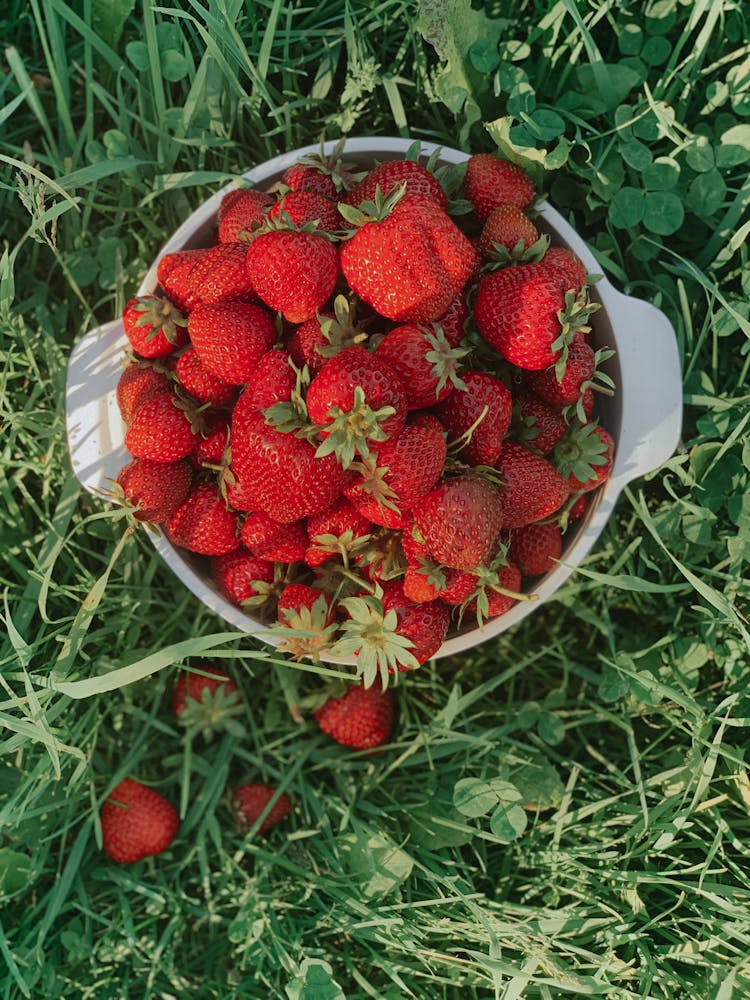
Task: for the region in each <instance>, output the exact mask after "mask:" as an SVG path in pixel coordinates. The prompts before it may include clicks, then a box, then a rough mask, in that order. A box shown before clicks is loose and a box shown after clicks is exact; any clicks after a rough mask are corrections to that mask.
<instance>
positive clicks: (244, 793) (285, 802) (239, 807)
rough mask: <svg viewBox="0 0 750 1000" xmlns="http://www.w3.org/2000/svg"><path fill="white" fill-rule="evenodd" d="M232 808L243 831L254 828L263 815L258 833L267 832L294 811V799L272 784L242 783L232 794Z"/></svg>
mask: <svg viewBox="0 0 750 1000" xmlns="http://www.w3.org/2000/svg"><path fill="white" fill-rule="evenodd" d="M232 809H233V811H234V815H235V819H236V821H237V824H238V826H240V828H241V829H242V830H243V831H248V830H251V829H253V828H254V827H255V826H256V824H257V823H258V820H259V819H260V818H261V816H262V817H263V820H262V822H261V823H260V826H258V827H257V830H256V833H267V832H268V831H269V830H270V829H271V828H272V827H274V826H276V824H277V823H280V822H281V821H282V820H283V819H285V818H286V817H287V816H288V815H289V813H290V812H291V811H292V801H291V799H290V798H289V796H288V795H287V794H286V792H280V793H279V792H278V791H277V789H275V788H272V787H271V786H270V785H264V784H260V783H253V784H247V785H240V787H239V788H236V789H235V790H234V792H233V794H232Z"/></svg>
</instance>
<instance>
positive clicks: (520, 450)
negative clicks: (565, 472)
mask: <svg viewBox="0 0 750 1000" xmlns="http://www.w3.org/2000/svg"><path fill="white" fill-rule="evenodd" d="M495 468H496V469H497V470H498V471H499V473H500V475H501V477H502V481H503V488H502V490H501V492H500V504H501V508H502V516H503V527H504V528H506V529H508V528H521V527H523V526H524V525H526V524H533V523H534V522H536V521H541V520H543V519H544V518H548V517H550V516H551V515H552V514H554V513H555V511H557V510H559V509H560V507H562V505H563V504H564V503H565V501H566V500H567V498H568V496H569V492H570V491H569V489H568V484H567V483H566V481H565V479H564V478H563V476H561V475H560V473H559V472H558V471H557V469H556V468H555V466H554V465H552V463H551V462H548V461H547V459H546V458H542V456H541V455H537V454H536V453H535V452H533V451H529V449H528V448H524V447H523V445H520V444H517V443H516V442H514V441H506V442H505V443H504V444H503V448H502V451H501V452H500V458H499V459H498V460H497V462H496V464H495Z"/></svg>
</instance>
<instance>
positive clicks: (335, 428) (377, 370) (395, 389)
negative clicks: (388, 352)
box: [307, 344, 407, 467]
mask: <svg viewBox="0 0 750 1000" xmlns="http://www.w3.org/2000/svg"><path fill="white" fill-rule="evenodd" d="M307 411H308V414H309V416H310V419H311V420H312V421H313V422H314V423H315V424H317V426H318V428H319V429H320V432H321V436H322V437H324V438H326V439H327V440H325V441H324V442H323V444H322V445H321V447H320V448H319V449H318V456H319V457H320V456H324V455H325V456H327V455H329V454H330V453H335V454H336V456H337V458H338V460H339V461H340V462H341V464H342V465H343V466H344V467H348V466H349V465H351V463H352V461H353V460H354V456H355V453H359V454H361V455H367V454H368V453H369V443H370V442H373V441H384V440H387V439H388V438H389V437H396V436H398V434H399V433H400V432H401V430H402V428H403V426H404V424H405V422H406V413H407V396H406V390H405V388H404V385H403V382H402V381H401V379H400V378H399V376H398V374H397V373H396V372H395V371H394V369H393V368H392V367H391V365H390V364H388V362H387V361H383V360H382V359H381V358H379V357H378V356H377V355H374V354H371V353H370V352H369V351H366V350H365V349H364V348H363V347H359V346H358V345H356V344H355V345H354V346H352V347H346V348H344V349H343V350H342V351H339V353H338V354H336V355H334V357H332V358H329V359H328V361H326V363H325V364H324V365H323V367H322V368H321V369H320V371H319V372H318V374H317V375H316V376H315V377H314V378H313V380H312V382H311V383H310V386H309V388H308V390H307Z"/></svg>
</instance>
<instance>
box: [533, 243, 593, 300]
mask: <svg viewBox="0 0 750 1000" xmlns="http://www.w3.org/2000/svg"><path fill="white" fill-rule="evenodd" d="M539 265H540V267H543V268H544V271H545V273H546V274H547V275H548V276H549V277H550V278H552V279H553V281H555V282H556V284H557V287H558V288H559V289H560V291H561V292H562V293H563V295H564V294H565V293H566V292H569V291H574V292H575V293H576V295H577V294H578V293H579V292H580V291H581V290H582V289H583V287H584V286H585V284H586V278H587V275H586V265H585V264H584V263H583V261H582V260H581V258H580V257H579V256H578V255H577V254H575V253H573V251H572V250H568V248H567V247H549V249H548V250H547V252H546V253H545V255H544V256H543V257H542V259H541V261H540V262H539Z"/></svg>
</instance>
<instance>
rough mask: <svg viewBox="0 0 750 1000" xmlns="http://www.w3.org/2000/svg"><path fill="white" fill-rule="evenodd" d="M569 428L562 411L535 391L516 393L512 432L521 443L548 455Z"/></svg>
mask: <svg viewBox="0 0 750 1000" xmlns="http://www.w3.org/2000/svg"><path fill="white" fill-rule="evenodd" d="M567 429H568V424H567V422H566V420H565V418H564V417H563V415H562V414H561V413H560V411H559V410H555V409H553V408H552V407H551V406H550V405H549V404H548V403H545V402H544V400H543V399H540V398H539V397H538V396H537V395H535V394H534V393H533V392H528V391H527V392H520V393H518V394H517V395H516V397H515V406H514V412H513V425H512V432H513V435H514V437H515V438H516V440H517V441H518V442H519V443H520V444H523V445H526V446H527V447H529V448H532V449H533V450H534V451H538V452H539V454H540V455H548V454H549V453H550V452H551V451H552V449H553V448H554V447H555V445H556V444H557V442H558V441H559V440H560V438H561V437H562V436H563V434H565V432H566V430H567Z"/></svg>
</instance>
